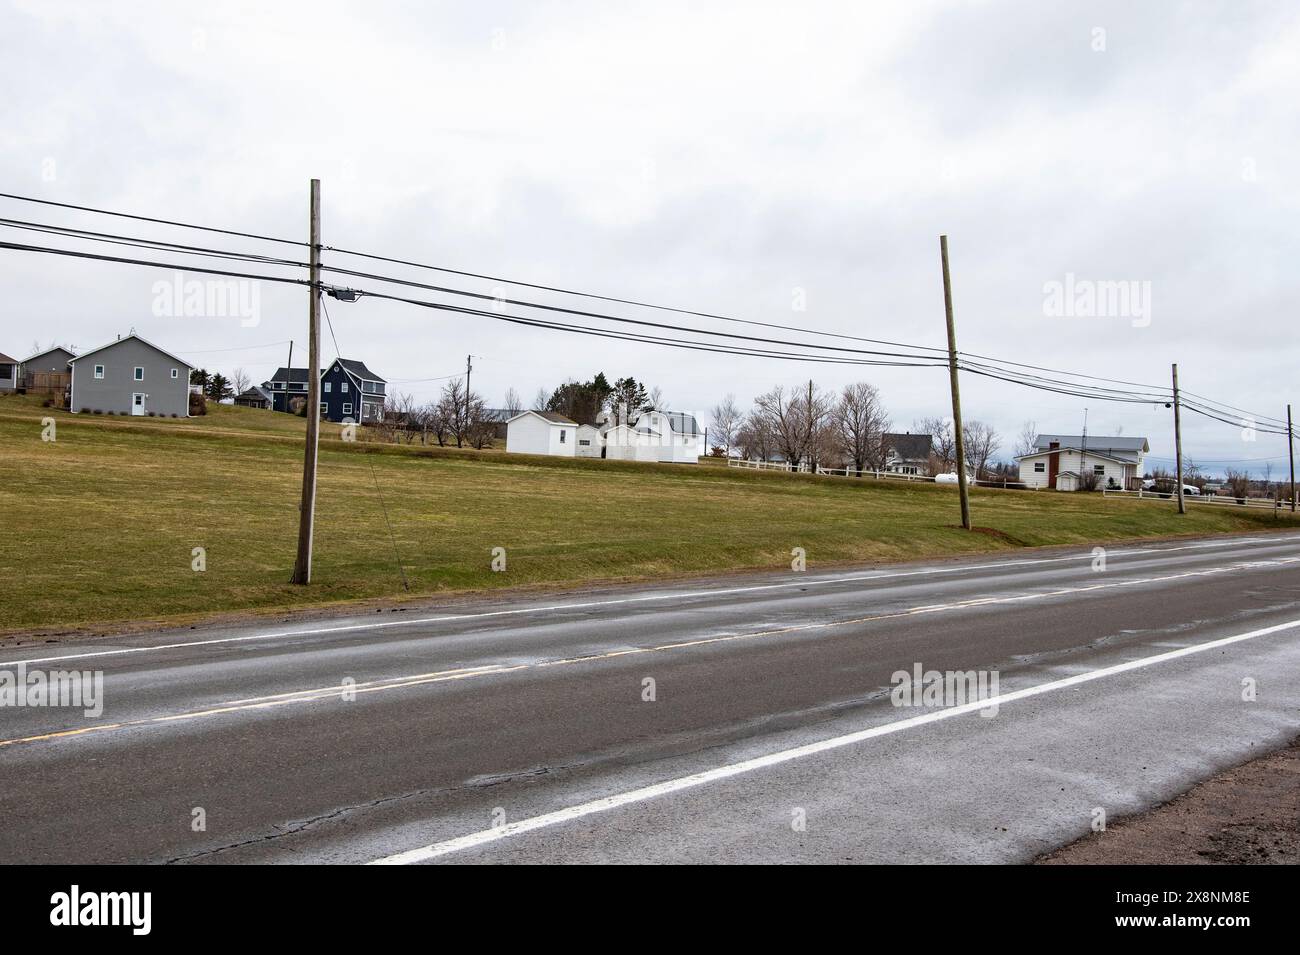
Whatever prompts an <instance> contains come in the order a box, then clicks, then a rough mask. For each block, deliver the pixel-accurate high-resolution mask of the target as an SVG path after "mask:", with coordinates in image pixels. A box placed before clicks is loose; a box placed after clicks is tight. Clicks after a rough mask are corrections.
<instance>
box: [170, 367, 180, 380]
mask: <svg viewBox="0 0 1300 955" xmlns="http://www.w3.org/2000/svg"><path fill="white" fill-rule="evenodd" d="M180 376H181V373H180V372H179V371H178V370H176V369H175V368H173V369H172V380H173V381H175V380H176V379H177V378H179V377H180Z"/></svg>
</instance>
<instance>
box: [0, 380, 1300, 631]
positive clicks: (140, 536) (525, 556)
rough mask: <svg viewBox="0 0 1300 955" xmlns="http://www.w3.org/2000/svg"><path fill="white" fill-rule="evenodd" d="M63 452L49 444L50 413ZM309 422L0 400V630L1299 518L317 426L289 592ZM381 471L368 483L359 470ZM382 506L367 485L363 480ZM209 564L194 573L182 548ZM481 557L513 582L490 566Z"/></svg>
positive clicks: (235, 412)
mask: <svg viewBox="0 0 1300 955" xmlns="http://www.w3.org/2000/svg"><path fill="white" fill-rule="evenodd" d="M47 415H48V416H52V417H54V418H55V420H56V422H57V427H58V439H57V440H56V441H54V442H45V441H42V440H41V423H40V422H41V418H42V417H43V416H47ZM302 428H303V421H302V420H301V419H297V418H292V417H289V416H287V415H278V414H274V413H271V412H265V411H254V410H250V409H243V408H229V407H222V408H219V409H216V410H215V411H214V413H213V414H210V415H209V416H207V417H205V418H198V419H191V420H172V419H148V418H144V419H141V418H121V417H111V418H110V417H107V416H90V415H69V414H66V413H62V412H52V411H50V410H48V409H43V408H41V407H40V405H39V402H37V401H35V400H34V399H30V398H22V397H15V396H9V397H0V508H2V509H0V514H3V520H2V521H0V526H3V534H0V579H3V581H4V586H3V589H2V590H0V611H3V616H2V617H0V631H31V630H39V629H74V628H89V629H101V628H102V629H108V628H111V627H112V626H113V625H114V624H117V623H122V622H127V621H137V622H138V621H141V620H167V621H172V622H183V621H189V620H194V619H200V618H202V617H204V616H206V615H210V614H213V613H216V612H221V611H230V610H269V609H278V608H287V607H295V606H298V607H300V606H306V605H320V604H327V603H332V602H336V601H348V600H357V599H363V598H374V597H393V596H400V595H401V594H402V593H403V591H402V586H401V579H400V577H399V575H398V571H397V567H396V564H395V559H394V556H393V544H392V542H391V541H390V539H389V533H388V529H387V527H386V525H385V521H384V507H385V506H386V507H387V512H388V516H389V518H390V519H391V521H392V528H393V533H394V535H395V537H396V544H397V549H398V551H399V552H400V554H401V557H402V562H403V565H404V566H405V568H406V573H407V576H408V577H409V579H410V582H411V590H412V593H413V594H416V595H434V594H444V593H451V592H456V591H470V590H486V589H493V588H501V587H510V586H519V585H538V584H560V585H562V584H575V583H587V582H592V581H597V580H611V579H620V578H658V577H661V576H663V575H666V574H685V573H697V572H718V571H726V570H734V569H747V568H771V569H782V568H788V567H789V564H790V551H791V548H793V547H796V546H798V547H803V548H805V549H806V550H807V555H808V566H809V569H810V570H815V569H817V567H818V566H819V565H821V566H825V565H827V564H830V563H832V562H843V561H888V560H901V559H904V558H915V557H928V556H933V555H945V554H963V553H977V552H987V551H1005V550H1010V549H1012V548H1016V547H1021V546H1027V545H1038V544H1061V543H1092V542H1095V541H1107V540H1120V539H1128V538H1137V537H1150V536H1166V535H1174V534H1189V535H1190V534H1206V533H1215V532H1230V531H1250V530H1259V529H1268V528H1274V527H1278V526H1295V525H1294V524H1292V523H1290V521H1289V518H1290V515H1285V516H1284V518H1283V520H1281V521H1278V520H1275V519H1274V517H1273V515H1272V513H1271V512H1267V511H1266V512H1264V513H1259V512H1250V513H1243V512H1239V511H1235V510H1232V509H1229V508H1222V509H1220V508H1214V509H1211V508H1208V507H1203V508H1200V509H1193V511H1192V513H1190V514H1188V515H1187V516H1185V517H1179V516H1178V515H1177V514H1176V513H1175V512H1174V509H1173V505H1172V504H1166V503H1163V502H1162V503H1150V502H1139V501H1118V500H1114V499H1106V500H1103V499H1102V498H1101V497H1100V496H1099V495H1081V494H1056V493H1050V492H1037V493H1035V492H1014V491H997V490H977V491H976V492H975V493H974V497H973V504H972V506H973V510H974V517H975V522H976V524H977V525H979V526H980V527H982V528H988V529H990V530H992V531H995V532H996V533H975V534H968V533H964V532H962V531H961V530H960V529H958V528H956V527H955V526H954V525H955V524H956V523H957V499H956V491H955V489H953V488H950V487H936V486H934V485H925V484H905V483H903V482H876V481H870V480H866V481H852V480H845V479H841V478H824V477H809V476H805V475H798V476H797V475H787V474H781V473H754V472H742V471H738V470H734V469H728V468H724V467H691V466H683V465H676V466H674V465H643V464H632V463H624V462H608V461H599V460H597V461H576V460H561V459H545V458H521V457H519V456H516V455H506V454H505V453H503V452H500V451H492V452H473V451H454V450H443V449H436V448H431V449H422V448H419V447H418V446H417V447H415V448H406V447H395V446H391V445H383V446H380V445H367V444H365V443H364V442H361V443H355V444H346V443H344V442H342V441H340V440H339V439H338V437H337V427H336V426H330V427H329V428H327V429H325V434H326V437H325V440H323V442H322V449H321V459H320V483H319V492H318V508H317V522H316V556H315V574H314V578H315V582H314V583H313V584H312V585H311V586H310V587H307V588H302V587H293V586H290V585H289V584H288V583H286V581H287V580H288V577H289V573H290V570H291V568H292V565H293V554H294V546H295V541H296V533H297V523H298V520H297V503H298V494H299V487H300V482H301V466H302V445H301V432H302ZM372 469H373V473H372ZM376 481H377V482H378V486H379V490H378V491H376V488H375V482H376ZM194 547H203V548H205V549H206V552H207V570H206V571H205V572H202V573H196V572H194V571H193V570H191V559H192V558H191V550H192V548H194ZM494 547H504V548H505V549H506V554H507V561H508V569H507V571H506V572H505V573H493V572H492V571H491V569H490V560H491V551H492V548H494Z"/></svg>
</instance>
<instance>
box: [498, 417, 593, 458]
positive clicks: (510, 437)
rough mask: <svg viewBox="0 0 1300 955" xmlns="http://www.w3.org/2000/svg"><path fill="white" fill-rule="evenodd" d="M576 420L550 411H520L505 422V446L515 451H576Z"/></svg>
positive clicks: (562, 454)
mask: <svg viewBox="0 0 1300 955" xmlns="http://www.w3.org/2000/svg"><path fill="white" fill-rule="evenodd" d="M577 447H578V422H576V421H574V420H573V419H572V418H566V417H565V416H564V415H562V414H557V413H556V412H554V411H521V412H520V413H519V414H517V415H515V416H514V417H513V418H511V419H510V420H509V421H507V422H506V450H507V451H511V452H514V453H515V454H551V455H555V456H557V457H565V458H571V457H574V456H575V455H576V453H577Z"/></svg>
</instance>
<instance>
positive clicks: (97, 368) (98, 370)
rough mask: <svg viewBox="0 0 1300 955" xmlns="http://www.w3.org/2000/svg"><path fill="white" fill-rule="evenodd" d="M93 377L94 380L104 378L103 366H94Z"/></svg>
mask: <svg viewBox="0 0 1300 955" xmlns="http://www.w3.org/2000/svg"><path fill="white" fill-rule="evenodd" d="M95 377H96V378H103V377H104V366H103V365H96V366H95Z"/></svg>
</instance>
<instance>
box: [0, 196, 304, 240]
mask: <svg viewBox="0 0 1300 955" xmlns="http://www.w3.org/2000/svg"><path fill="white" fill-rule="evenodd" d="M0 199H13V200H16V201H18V202H35V203H39V204H40V205H43V206H55V207H57V208H60V209H75V210H76V211H78V212H93V213H95V214H97V215H102V216H117V217H118V218H120V219H134V220H135V221H137V222H152V223H154V224H155V225H169V226H177V227H179V228H182V229H198V230H199V231H202V232H219V233H221V234H222V235H233V236H238V237H239V238H242V239H257V240H259V241H262V242H279V243H280V244H282V245H298V246H302V247H304V248H310V247H311V243H310V242H302V241H299V240H297V239H281V238H277V237H276V236H273V235H258V234H257V233H255V232H238V231H236V230H234V229H218V228H215V227H213V226H206V225H198V224H196V223H193V222H179V221H177V220H174V219H156V218H153V217H151V216H138V215H132V214H131V213H129V212H114V211H112V210H110V209H97V208H95V207H94V206H78V205H73V204H72V203H70V202H54V201H53V200H51V199H37V198H36V197H35V196H19V195H15V194H14V193H12V192H0Z"/></svg>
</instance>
